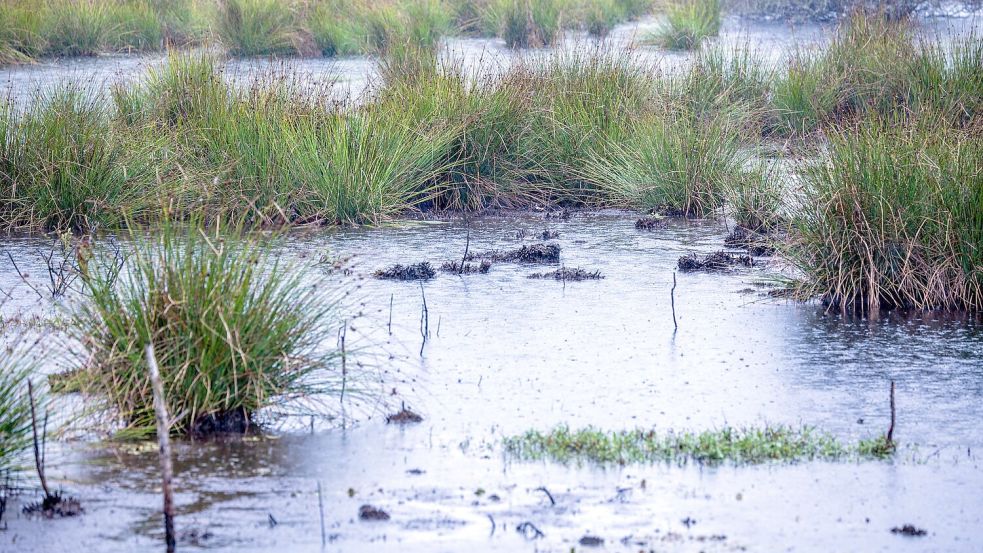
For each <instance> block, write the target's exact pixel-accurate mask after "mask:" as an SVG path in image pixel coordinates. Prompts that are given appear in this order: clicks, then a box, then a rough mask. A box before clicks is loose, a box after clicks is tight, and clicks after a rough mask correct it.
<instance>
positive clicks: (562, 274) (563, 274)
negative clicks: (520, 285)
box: [529, 267, 604, 282]
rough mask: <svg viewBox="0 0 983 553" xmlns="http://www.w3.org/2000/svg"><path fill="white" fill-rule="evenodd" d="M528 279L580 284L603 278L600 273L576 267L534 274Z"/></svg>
mask: <svg viewBox="0 0 983 553" xmlns="http://www.w3.org/2000/svg"><path fill="white" fill-rule="evenodd" d="M529 278H535V279H543V280H561V281H568V280H570V281H574V282H580V281H582V280H600V279H602V278H604V275H602V274H601V271H587V270H586V269H581V268H580V267H577V268H576V269H568V268H567V267H563V268H561V269H557V270H556V271H549V272H546V273H534V274H531V275H529Z"/></svg>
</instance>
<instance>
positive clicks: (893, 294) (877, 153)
mask: <svg viewBox="0 0 983 553" xmlns="http://www.w3.org/2000/svg"><path fill="white" fill-rule="evenodd" d="M940 121H941V122H940ZM829 141H830V144H829V155H828V157H827V158H826V159H824V160H823V161H822V162H821V163H820V164H819V165H818V166H816V167H814V168H812V169H811V170H809V171H807V173H806V188H805V198H804V200H803V202H802V207H801V210H800V212H799V213H798V217H797V220H796V231H797V236H798V239H797V241H796V242H795V243H793V245H792V246H790V248H789V252H788V253H789V256H790V258H791V259H792V260H793V262H794V263H795V264H796V266H797V267H798V268H799V269H800V270H801V271H802V274H803V275H804V279H803V281H802V282H801V283H800V286H799V292H800V294H801V295H802V297H816V296H818V297H820V298H822V299H823V300H824V301H825V302H827V303H828V304H829V305H830V306H831V307H835V308H839V309H842V310H844V311H859V312H865V313H866V312H876V311H877V310H878V309H881V308H895V307H902V308H919V309H928V308H944V309H979V308H981V307H983V163H981V160H983V152H981V147H980V141H979V139H978V137H976V136H974V135H973V134H972V133H967V132H965V131H960V130H955V129H952V128H950V127H949V126H948V125H947V124H946V123H945V121H944V118H943V117H940V116H935V115H931V114H929V115H922V116H920V117H918V118H916V119H915V120H914V121H907V120H904V119H900V120H899V118H898V117H895V118H889V119H879V118H876V117H873V118H870V119H867V120H864V121H863V122H862V123H861V124H859V125H858V126H857V128H849V129H844V130H840V131H837V132H833V133H830V134H829Z"/></svg>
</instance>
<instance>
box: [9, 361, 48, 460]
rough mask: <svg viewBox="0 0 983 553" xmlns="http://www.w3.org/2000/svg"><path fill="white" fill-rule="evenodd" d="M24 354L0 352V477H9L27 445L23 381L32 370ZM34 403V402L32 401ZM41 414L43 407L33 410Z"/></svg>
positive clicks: (27, 401)
mask: <svg viewBox="0 0 983 553" xmlns="http://www.w3.org/2000/svg"><path fill="white" fill-rule="evenodd" d="M27 359H29V357H28V355H27V353H26V352H24V351H17V352H14V351H11V350H10V349H8V348H6V347H4V348H3V349H2V350H0V473H2V474H5V475H6V474H9V473H10V472H11V471H13V470H14V469H16V468H18V466H19V464H20V460H21V459H20V456H21V453H23V451H24V450H26V449H27V448H28V447H30V445H31V403H30V399H29V397H28V393H27V379H28V378H30V377H31V376H32V375H33V372H34V367H33V365H32V364H31V363H30V362H28V361H27ZM36 399H38V398H36ZM36 408H37V409H41V410H42V411H43V406H36Z"/></svg>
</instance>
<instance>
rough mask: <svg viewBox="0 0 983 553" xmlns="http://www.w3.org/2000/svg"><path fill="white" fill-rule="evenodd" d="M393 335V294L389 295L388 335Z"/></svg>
mask: <svg viewBox="0 0 983 553" xmlns="http://www.w3.org/2000/svg"><path fill="white" fill-rule="evenodd" d="M392 334H393V294H389V335H390V336H392Z"/></svg>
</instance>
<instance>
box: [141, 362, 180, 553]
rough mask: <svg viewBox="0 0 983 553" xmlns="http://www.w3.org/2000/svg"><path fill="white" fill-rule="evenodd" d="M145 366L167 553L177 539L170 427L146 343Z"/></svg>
mask: <svg viewBox="0 0 983 553" xmlns="http://www.w3.org/2000/svg"><path fill="white" fill-rule="evenodd" d="M145 353H146V355H147V366H148V367H149V368H150V386H151V388H152V389H153V393H154V413H155V415H156V418H157V443H158V444H159V446H160V448H159V451H160V471H161V476H162V491H163V494H164V540H165V542H166V543H167V553H174V549H175V547H176V545H177V540H176V539H175V536H174V490H173V489H172V486H171V484H172V482H173V480H174V467H173V466H172V464H171V427H170V423H169V421H168V416H167V404H166V403H165V401H164V383H163V382H162V381H161V379H160V369H159V368H158V367H157V357H156V356H155V355H154V345H153V344H152V343H149V344H147V347H146V350H145Z"/></svg>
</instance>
